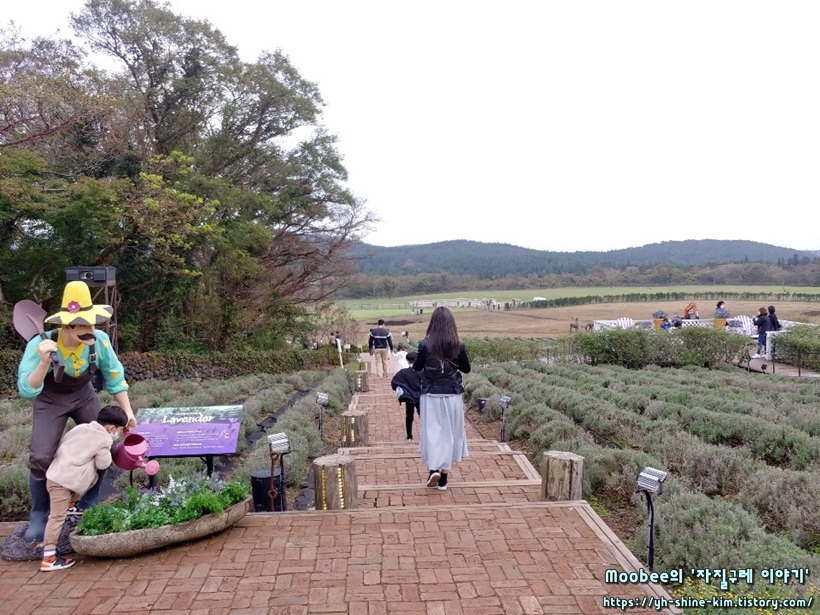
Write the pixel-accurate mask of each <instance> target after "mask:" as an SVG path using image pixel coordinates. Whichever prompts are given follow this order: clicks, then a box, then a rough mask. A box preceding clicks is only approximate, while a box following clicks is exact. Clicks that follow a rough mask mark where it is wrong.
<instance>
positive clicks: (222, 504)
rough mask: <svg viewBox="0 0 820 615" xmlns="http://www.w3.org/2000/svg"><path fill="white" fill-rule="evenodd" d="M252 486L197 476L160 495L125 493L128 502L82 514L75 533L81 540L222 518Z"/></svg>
mask: <svg viewBox="0 0 820 615" xmlns="http://www.w3.org/2000/svg"><path fill="white" fill-rule="evenodd" d="M249 492H250V485H249V484H248V483H246V482H243V481H239V480H234V481H228V482H226V481H224V480H222V479H221V478H220V477H219V476H217V475H216V474H214V475H213V476H210V477H208V476H205V475H204V474H196V475H194V476H188V477H185V478H182V479H180V480H178V481H177V480H174V478H173V477H171V478H170V481H169V483H168V486H167V487H166V488H165V489H163V490H161V491H159V490H158V491H149V492H147V493H139V491H138V490H137V489H136V488H134V487H129V488H128V489H127V490H126V497H125V501H121V502H109V503H105V504H98V505H96V506H92V507H91V508H89V509H88V510H86V511H85V513H84V514H83V518H82V521H80V523H79V524H78V525H77V529H76V532H77V534H79V535H81V536H99V535H100V534H114V533H117V532H128V531H130V530H140V529H146V528H154V527H160V526H163V525H179V524H180V523H185V522H186V521H193V520H195V519H199V518H200V517H203V516H205V515H208V514H219V513H222V512H224V511H225V509H227V508H229V507H230V506H233V505H234V504H237V503H239V502H241V501H242V500H244V499H246V498H247V497H248V494H249Z"/></svg>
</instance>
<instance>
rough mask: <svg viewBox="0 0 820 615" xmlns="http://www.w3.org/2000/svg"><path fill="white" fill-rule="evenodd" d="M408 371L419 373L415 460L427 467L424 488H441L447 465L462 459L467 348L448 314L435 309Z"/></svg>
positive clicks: (444, 482) (464, 429)
mask: <svg viewBox="0 0 820 615" xmlns="http://www.w3.org/2000/svg"><path fill="white" fill-rule="evenodd" d="M413 368H414V369H415V370H417V371H420V372H421V396H420V397H419V406H420V410H421V445H420V447H419V448H420V450H421V460H422V462H423V463H424V464H425V465H426V466H427V467H428V468H429V470H430V472H429V474H428V475H427V486H428V487H437V488H438V489H439V490H441V491H443V490H444V489H447V473H448V472H449V470H450V469H451V468H452V465H453V464H454V463H456V462H459V461H461V460H462V459H463V458H464V457H467V454H468V452H467V430H466V427H465V425H464V400H463V398H462V394H463V393H464V386H463V385H462V383H461V374H462V372H463V373H465V374H467V373H469V372H470V359H469V357H468V356H467V349H466V347H465V346H464V343H463V342H462V341H461V340H460V339H459V337H458V329H457V328H456V320H455V318H454V317H453V313H452V312H451V311H450V310H449V309H447V308H446V307H444V306H440V307H437V308H436V309H435V310H434V311H433V314H432V316H430V324H429V325H428V326H427V337H426V338H425V339H423V340H422V341H421V342H419V349H418V355H417V356H416V360H415V361H414V362H413Z"/></svg>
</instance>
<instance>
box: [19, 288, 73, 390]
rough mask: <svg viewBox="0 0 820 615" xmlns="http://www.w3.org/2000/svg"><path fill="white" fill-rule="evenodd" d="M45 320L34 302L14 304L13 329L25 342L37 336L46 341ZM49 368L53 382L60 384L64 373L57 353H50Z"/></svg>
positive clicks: (61, 360)
mask: <svg viewBox="0 0 820 615" xmlns="http://www.w3.org/2000/svg"><path fill="white" fill-rule="evenodd" d="M45 318H46V311H45V310H44V309H43V308H41V307H40V306H39V305H37V304H36V303H34V301H30V300H28V299H23V300H22V301H18V302H17V303H15V304H14V315H13V322H14V329H15V330H16V331H17V333H19V334H20V335H22V336H23V339H25V340H26V341H27V342H28V341H29V340H31V338H33V337H35V336H37V335H39V336H40V337H41V338H42V339H44V340H45V339H48V336H47V335H46V332H45V330H44V329H43V321H44V320H45ZM51 367H52V370H53V372H54V382H60V381H61V380H62V379H63V373H65V362H64V361H63V358H62V357H61V356H60V355H59V353H57V352H52V353H51Z"/></svg>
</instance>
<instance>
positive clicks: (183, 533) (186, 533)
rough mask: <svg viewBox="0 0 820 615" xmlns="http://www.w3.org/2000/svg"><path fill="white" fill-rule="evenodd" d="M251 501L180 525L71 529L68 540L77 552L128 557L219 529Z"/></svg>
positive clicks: (233, 520) (80, 553) (229, 525)
mask: <svg viewBox="0 0 820 615" xmlns="http://www.w3.org/2000/svg"><path fill="white" fill-rule="evenodd" d="M250 502H251V499H250V498H247V499H245V500H242V501H241V502H238V503H237V504H234V505H233V506H231V507H230V508H227V509H226V510H225V512H223V513H221V514H218V515H205V516H204V517H200V518H199V519H194V520H193V521H188V522H187V523H181V524H179V525H163V526H161V527H156V528H147V529H142V530H131V531H129V532H117V533H114V534H101V535H99V536H79V535H78V534H77V533H76V532H72V533H71V535H70V536H69V540H70V541H71V546H72V547H73V548H74V552H75V553H77V555H90V556H93V557H131V556H133V555H139V554H141V553H147V552H148V551H153V550H155V549H160V548H162V547H167V546H168V545H173V544H176V543H178V542H186V541H188V540H196V539H197V538H202V537H203V536H208V535H210V534H215V533H217V532H221V531H222V530H224V529H227V528H229V527H231V526H232V525H233V524H234V523H236V522H237V521H239V520H240V519H241V518H242V517H244V516H245V513H247V512H248V509H249V508H250Z"/></svg>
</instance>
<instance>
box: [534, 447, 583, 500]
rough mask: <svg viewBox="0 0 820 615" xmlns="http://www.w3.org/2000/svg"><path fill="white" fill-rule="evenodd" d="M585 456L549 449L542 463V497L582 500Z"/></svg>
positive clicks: (545, 498) (544, 498)
mask: <svg viewBox="0 0 820 615" xmlns="http://www.w3.org/2000/svg"><path fill="white" fill-rule="evenodd" d="M583 484H584V458H583V457H581V456H580V455H575V454H573V453H563V452H561V451H547V452H546V453H544V461H543V462H542V465H541V499H542V500H546V501H548V502H565V501H568V500H581V499H583V498H582V496H581V489H582V487H583Z"/></svg>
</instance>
